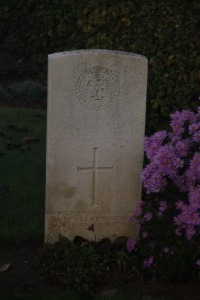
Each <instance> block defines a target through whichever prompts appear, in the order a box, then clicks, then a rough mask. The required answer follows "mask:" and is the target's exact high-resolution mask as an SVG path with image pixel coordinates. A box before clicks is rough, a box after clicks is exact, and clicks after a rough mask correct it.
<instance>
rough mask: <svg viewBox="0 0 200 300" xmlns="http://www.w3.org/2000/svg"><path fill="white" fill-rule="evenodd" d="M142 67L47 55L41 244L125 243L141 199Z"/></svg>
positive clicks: (121, 57) (124, 59)
mask: <svg viewBox="0 0 200 300" xmlns="http://www.w3.org/2000/svg"><path fill="white" fill-rule="evenodd" d="M146 86H147V60H146V58H145V57H142V56H139V55H134V54H130V53H124V52H115V51H107V50H80V51H71V52H64V53H56V54H51V55H49V65H48V129H47V172H46V175H47V176H46V214H45V215H46V216H45V218H46V220H45V223H46V224H45V237H46V240H47V241H54V240H56V239H57V238H58V235H59V234H62V235H64V236H66V237H68V238H70V239H73V238H74V237H75V236H77V235H79V236H82V237H84V238H87V239H89V240H94V239H96V240H99V239H101V238H104V237H108V238H111V239H112V240H113V239H115V238H116V237H117V236H122V235H124V236H133V235H134V225H133V223H129V222H128V216H129V215H130V214H131V213H132V212H133V211H134V207H135V204H136V202H137V200H138V199H140V197H141V184H140V176H139V174H140V171H141V169H142V163H143V137H144V127H145V107H146Z"/></svg>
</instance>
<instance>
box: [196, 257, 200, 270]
mask: <svg viewBox="0 0 200 300" xmlns="http://www.w3.org/2000/svg"><path fill="white" fill-rule="evenodd" d="M196 265H197V266H198V267H199V268H200V259H197V261H196Z"/></svg>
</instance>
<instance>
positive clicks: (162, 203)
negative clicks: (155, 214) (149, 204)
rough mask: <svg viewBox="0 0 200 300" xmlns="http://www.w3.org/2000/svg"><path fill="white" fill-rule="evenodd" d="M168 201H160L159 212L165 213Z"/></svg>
mask: <svg viewBox="0 0 200 300" xmlns="http://www.w3.org/2000/svg"><path fill="white" fill-rule="evenodd" d="M167 207H168V206H167V202H166V201H160V206H159V212H161V213H163V212H164V211H165V210H166V209H167Z"/></svg>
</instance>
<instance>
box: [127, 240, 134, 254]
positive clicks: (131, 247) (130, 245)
mask: <svg viewBox="0 0 200 300" xmlns="http://www.w3.org/2000/svg"><path fill="white" fill-rule="evenodd" d="M126 246H127V249H128V251H129V252H131V251H132V250H134V248H135V246H136V242H135V241H134V240H132V239H129V240H128V241H127V243H126Z"/></svg>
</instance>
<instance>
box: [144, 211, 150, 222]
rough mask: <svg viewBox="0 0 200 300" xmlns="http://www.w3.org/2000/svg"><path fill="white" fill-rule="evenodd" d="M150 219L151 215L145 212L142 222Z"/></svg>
mask: <svg viewBox="0 0 200 300" xmlns="http://www.w3.org/2000/svg"><path fill="white" fill-rule="evenodd" d="M151 219H152V213H150V212H147V213H145V214H144V221H151Z"/></svg>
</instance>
